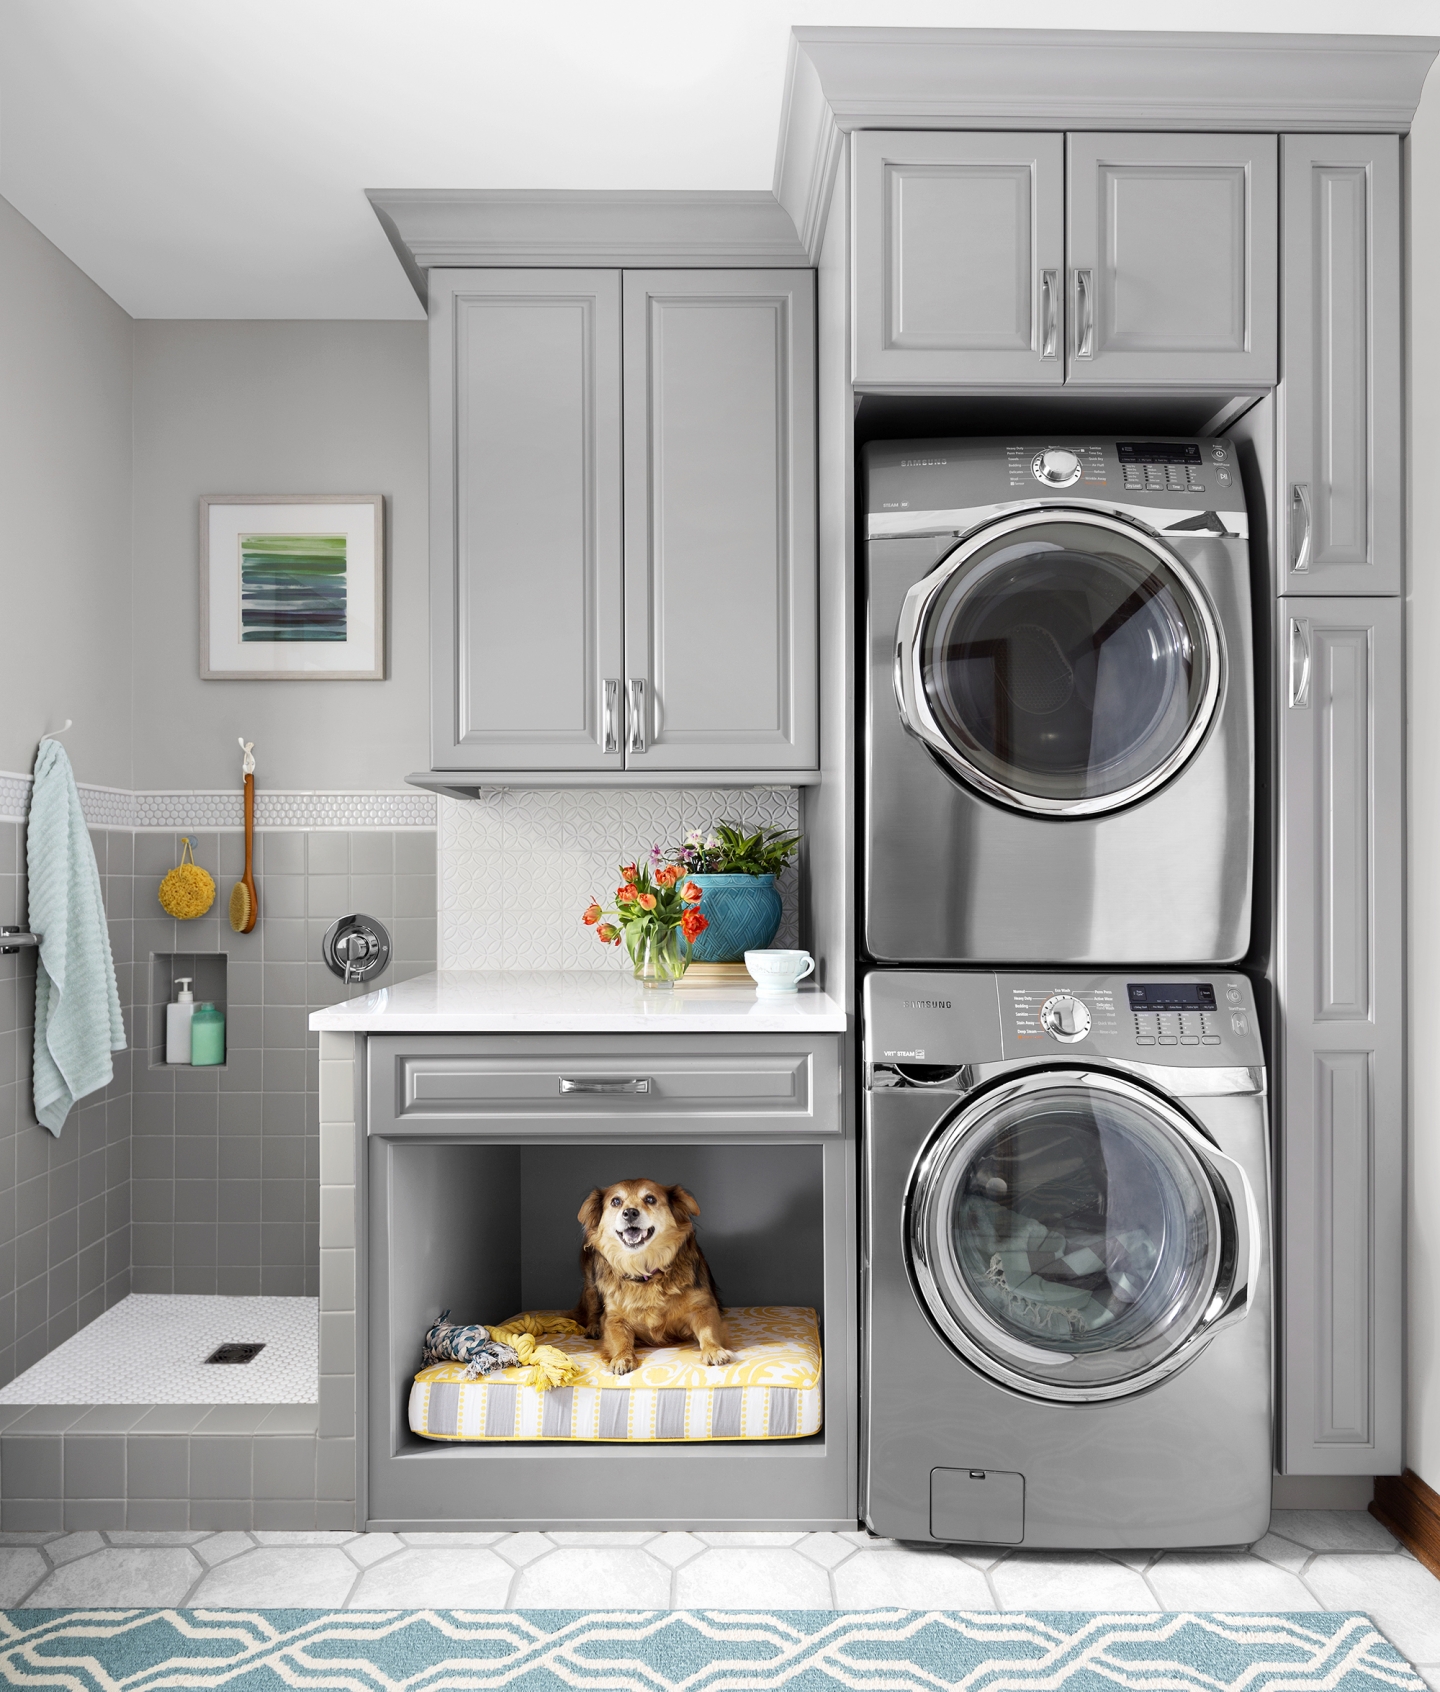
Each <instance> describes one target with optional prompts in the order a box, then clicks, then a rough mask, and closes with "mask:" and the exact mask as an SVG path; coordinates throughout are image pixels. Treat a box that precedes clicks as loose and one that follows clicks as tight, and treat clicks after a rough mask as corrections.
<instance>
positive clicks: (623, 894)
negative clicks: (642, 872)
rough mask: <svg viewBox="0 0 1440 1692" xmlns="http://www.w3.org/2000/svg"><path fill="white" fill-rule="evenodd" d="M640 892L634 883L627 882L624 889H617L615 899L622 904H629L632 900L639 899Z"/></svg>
mask: <svg viewBox="0 0 1440 1692" xmlns="http://www.w3.org/2000/svg"><path fill="white" fill-rule="evenodd" d="M639 892H640V889H639V888H638V887H637V886H636V885H635V883H634V882H633V881H627V882H626V883H625V885H624V886H623V887H617V888H616V889H615V897H616V898H617V899H619V900H621V901H622V902H625V903H628V902H629V901H630V900H631V899H634V898H636V897H638V895H639Z"/></svg>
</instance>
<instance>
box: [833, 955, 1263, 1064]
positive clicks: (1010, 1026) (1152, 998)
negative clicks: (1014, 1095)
mask: <svg viewBox="0 0 1440 1692" xmlns="http://www.w3.org/2000/svg"><path fill="white" fill-rule="evenodd" d="M1085 1057H1090V1058H1110V1059H1123V1060H1125V1061H1126V1062H1128V1063H1131V1064H1134V1063H1147V1064H1154V1065H1156V1066H1157V1067H1161V1068H1167V1069H1175V1068H1205V1067H1214V1068H1224V1069H1233V1068H1246V1069H1254V1068H1259V1067H1260V1066H1262V1065H1263V1064H1264V1062H1265V1057H1264V1051H1263V1048H1262V1046H1261V1042H1260V1029H1259V1025H1258V1022H1257V1019H1256V1015H1255V994H1254V989H1253V987H1252V986H1251V984H1250V982H1249V981H1248V980H1247V979H1246V977H1245V976H1243V975H1241V974H1240V973H1239V972H1238V971H1234V970H1213V971H1193V972H1192V971H1187V970H1168V971H1163V972H1162V971H1157V970H1143V971H1130V972H1127V973H1124V974H1114V975H1111V974H1106V975H1096V974H1089V973H1080V972H1077V971H1071V970H1053V971H1049V972H1026V973H1023V974H1022V973H1019V972H1015V973H1004V974H1001V973H996V972H990V971H981V970H953V971H947V970H884V971H879V970H877V971H875V972H874V973H872V974H871V975H869V976H867V978H866V981H865V1060H866V1062H867V1063H869V1064H876V1063H880V1064H892V1065H894V1064H898V1065H906V1064H910V1065H925V1066H935V1065H945V1064H978V1063H993V1062H996V1061H1000V1060H1008V1059H1015V1058H1029V1059H1032V1060H1036V1061H1055V1060H1059V1061H1064V1060H1065V1059H1070V1058H1085Z"/></svg>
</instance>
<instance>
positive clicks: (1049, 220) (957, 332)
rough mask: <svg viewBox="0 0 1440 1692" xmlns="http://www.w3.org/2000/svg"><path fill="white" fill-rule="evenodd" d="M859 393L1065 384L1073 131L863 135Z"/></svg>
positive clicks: (856, 159)
mask: <svg viewBox="0 0 1440 1692" xmlns="http://www.w3.org/2000/svg"><path fill="white" fill-rule="evenodd" d="M851 147H852V149H853V152H852V158H853V176H852V182H853V192H854V197H855V198H854V211H855V272H854V275H855V299H854V332H855V383H856V385H857V386H858V387H862V388H863V387H883V388H897V387H898V388H906V387H918V388H925V387H942V388H943V387H954V386H957V385H966V384H975V385H978V386H989V385H996V384H1003V385H1004V386H1007V387H1009V386H1012V385H1017V386H1027V387H1028V386H1035V385H1042V386H1043V385H1053V384H1056V383H1059V382H1062V381H1063V380H1064V377H1065V363H1064V355H1063V348H1064V306H1063V299H1062V295H1063V291H1064V289H1063V283H1064V270H1063V266H1064V263H1065V258H1064V242H1065V230H1064V215H1065V214H1064V170H1065V160H1064V139H1063V137H1062V136H1060V135H975V134H969V133H963V134H962V133H955V134H944V133H940V134H936V133H928V134H927V133H919V132H915V131H899V132H896V133H890V132H887V131H884V130H861V131H859V132H857V133H856V134H855V135H854V136H853V137H852V139H851Z"/></svg>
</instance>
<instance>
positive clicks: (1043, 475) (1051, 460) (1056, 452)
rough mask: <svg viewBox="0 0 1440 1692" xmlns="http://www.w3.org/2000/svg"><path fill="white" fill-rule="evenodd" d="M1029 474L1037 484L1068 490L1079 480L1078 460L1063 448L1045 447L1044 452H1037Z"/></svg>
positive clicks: (1073, 454)
mask: <svg viewBox="0 0 1440 1692" xmlns="http://www.w3.org/2000/svg"><path fill="white" fill-rule="evenodd" d="M1030 471H1031V474H1032V475H1033V476H1034V477H1035V480H1036V481H1037V482H1044V483H1045V485H1046V487H1050V488H1068V487H1069V486H1070V484H1071V483H1072V482H1078V481H1079V480H1080V459H1079V457H1078V456H1077V455H1076V454H1075V453H1073V452H1068V451H1067V450H1066V449H1065V448H1064V447H1046V449H1045V451H1044V452H1037V453H1036V454H1035V457H1034V459H1033V460H1032V461H1031V465H1030Z"/></svg>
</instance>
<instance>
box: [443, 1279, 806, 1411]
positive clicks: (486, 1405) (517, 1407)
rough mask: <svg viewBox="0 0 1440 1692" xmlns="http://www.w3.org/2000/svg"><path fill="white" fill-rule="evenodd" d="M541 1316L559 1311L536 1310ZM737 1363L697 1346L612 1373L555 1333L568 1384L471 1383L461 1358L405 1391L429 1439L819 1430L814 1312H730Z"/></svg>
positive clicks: (496, 1375)
mask: <svg viewBox="0 0 1440 1692" xmlns="http://www.w3.org/2000/svg"><path fill="white" fill-rule="evenodd" d="M536 1314H537V1315H539V1316H540V1317H541V1318H542V1319H543V1318H545V1317H548V1316H552V1315H557V1314H559V1312H555V1311H538V1312H536ZM725 1328H726V1333H727V1334H728V1336H729V1348H730V1350H731V1351H732V1352H734V1354H735V1361H734V1362H733V1363H725V1364H721V1365H719V1366H718V1367H715V1368H707V1367H706V1365H705V1364H703V1363H702V1362H701V1361H700V1351H699V1348H698V1347H696V1346H694V1345H666V1346H657V1347H655V1348H653V1349H651V1348H646V1347H641V1348H640V1349H639V1350H638V1351H637V1354H636V1355H637V1359H638V1363H639V1367H638V1368H636V1369H635V1370H634V1371H633V1372H632V1373H631V1374H628V1375H612V1374H611V1373H610V1372H609V1370H608V1369H606V1367H605V1365H604V1364H603V1363H602V1362H601V1361H600V1342H599V1340H592V1339H586V1338H585V1337H584V1335H583V1334H582V1335H571V1334H557V1335H554V1336H549V1337H547V1339H546V1344H548V1345H553V1346H555V1347H556V1348H557V1349H558V1350H560V1351H563V1352H565V1353H566V1354H567V1355H568V1356H570V1357H571V1358H573V1359H574V1362H575V1365H576V1367H577V1369H578V1371H579V1373H578V1374H577V1376H576V1378H575V1381H574V1382H573V1384H572V1385H570V1386H564V1387H548V1388H547V1387H543V1386H536V1385H532V1384H531V1374H532V1371H530V1370H528V1369H513V1368H512V1369H496V1370H493V1371H492V1372H491V1373H490V1374H488V1375H483V1376H481V1377H480V1378H479V1379H478V1380H466V1378H465V1365H464V1364H463V1363H433V1364H431V1366H430V1367H429V1368H428V1369H422V1370H421V1371H420V1373H419V1374H418V1375H416V1377H415V1384H414V1385H413V1386H412V1387H411V1389H410V1427H411V1429H412V1431H413V1432H415V1433H417V1434H421V1435H423V1437H424V1438H426V1439H450V1440H506V1439H555V1440H565V1439H585V1440H618V1441H627V1440H628V1441H642V1442H645V1443H649V1442H652V1441H655V1440H712V1439H803V1438H805V1437H806V1435H808V1434H813V1433H816V1432H818V1431H819V1428H820V1420H821V1406H820V1328H819V1324H818V1323H817V1321H816V1319H815V1312H814V1311H813V1310H801V1309H796V1308H789V1307H785V1306H776V1307H770V1306H763V1305H756V1306H750V1307H741V1308H738V1309H733V1310H727V1311H726V1312H725Z"/></svg>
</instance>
